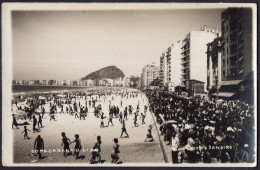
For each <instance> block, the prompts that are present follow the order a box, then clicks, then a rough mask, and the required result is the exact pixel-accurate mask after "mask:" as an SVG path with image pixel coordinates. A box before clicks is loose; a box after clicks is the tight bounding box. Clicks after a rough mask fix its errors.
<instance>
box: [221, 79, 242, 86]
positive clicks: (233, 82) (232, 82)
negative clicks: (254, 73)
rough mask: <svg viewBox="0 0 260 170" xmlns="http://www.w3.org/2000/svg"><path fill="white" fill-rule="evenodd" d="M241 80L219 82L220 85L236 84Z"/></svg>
mask: <svg viewBox="0 0 260 170" xmlns="http://www.w3.org/2000/svg"><path fill="white" fill-rule="evenodd" d="M242 81H243V80H228V81H222V82H220V86H228V85H238V84H239V83H241V82H242Z"/></svg>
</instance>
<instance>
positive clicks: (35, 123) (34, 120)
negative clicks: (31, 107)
mask: <svg viewBox="0 0 260 170" xmlns="http://www.w3.org/2000/svg"><path fill="white" fill-rule="evenodd" d="M36 125H37V119H36V117H35V115H33V133H34V132H35V131H37V129H36Z"/></svg>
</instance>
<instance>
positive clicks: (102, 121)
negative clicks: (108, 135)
mask: <svg viewBox="0 0 260 170" xmlns="http://www.w3.org/2000/svg"><path fill="white" fill-rule="evenodd" d="M104 119H105V117H104V113H103V112H102V114H101V123H100V128H101V127H102V128H103V127H104Z"/></svg>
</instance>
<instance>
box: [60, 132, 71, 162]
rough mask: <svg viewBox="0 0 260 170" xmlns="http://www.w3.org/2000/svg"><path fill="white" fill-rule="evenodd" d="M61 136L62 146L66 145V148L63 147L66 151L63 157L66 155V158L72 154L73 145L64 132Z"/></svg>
mask: <svg viewBox="0 0 260 170" xmlns="http://www.w3.org/2000/svg"><path fill="white" fill-rule="evenodd" d="M61 136H62V143H61V146H62V145H64V147H63V150H64V153H63V155H64V157H66V156H68V155H69V154H71V153H72V152H71V150H70V143H71V141H70V139H69V138H67V136H66V134H65V132H62V133H61Z"/></svg>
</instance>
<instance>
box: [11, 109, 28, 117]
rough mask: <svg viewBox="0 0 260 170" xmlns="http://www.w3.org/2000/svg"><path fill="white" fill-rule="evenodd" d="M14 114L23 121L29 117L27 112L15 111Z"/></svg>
mask: <svg viewBox="0 0 260 170" xmlns="http://www.w3.org/2000/svg"><path fill="white" fill-rule="evenodd" d="M13 114H14V115H15V116H16V117H18V119H23V118H25V117H26V116H27V113H26V112H25V111H22V110H15V111H14V112H13Z"/></svg>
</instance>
